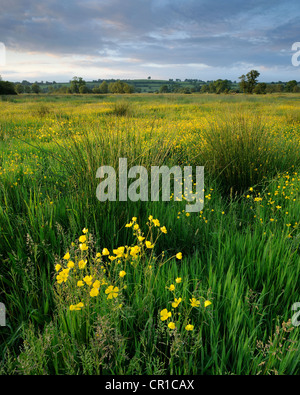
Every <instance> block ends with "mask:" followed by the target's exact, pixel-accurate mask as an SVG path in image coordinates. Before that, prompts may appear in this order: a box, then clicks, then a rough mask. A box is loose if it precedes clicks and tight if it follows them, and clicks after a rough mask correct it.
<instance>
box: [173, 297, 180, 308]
mask: <svg viewBox="0 0 300 395" xmlns="http://www.w3.org/2000/svg"><path fill="white" fill-rule="evenodd" d="M181 301H182V299H181V298H179V299H176V298H175V299H174V302H173V303H172V307H174V309H176V307H178V305H179V303H180V302H181Z"/></svg>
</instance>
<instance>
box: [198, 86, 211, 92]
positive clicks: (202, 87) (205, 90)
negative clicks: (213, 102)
mask: <svg viewBox="0 0 300 395" xmlns="http://www.w3.org/2000/svg"><path fill="white" fill-rule="evenodd" d="M200 92H201V93H208V92H209V86H208V85H207V84H204V85H202V86H201V89H200Z"/></svg>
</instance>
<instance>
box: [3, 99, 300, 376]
mask: <svg viewBox="0 0 300 395" xmlns="http://www.w3.org/2000/svg"><path fill="white" fill-rule="evenodd" d="M299 114H300V95H298V94H281V95H272V96H271V95H270V96H269V95H264V96H247V95H225V96H222V95H201V96H200V95H174V94H172V95H155V96H154V95H146V94H145V95H134V94H133V95H128V96H127V95H121V96H117V95H83V96H80V95H73V96H66V95H64V96H43V95H41V96H30V95H29V96H27V95H26V96H18V97H12V98H6V99H5V100H4V99H3V100H2V102H0V235H1V242H0V262H1V263H0V284H1V287H0V302H3V303H4V304H5V306H6V310H7V326H6V327H0V339H1V343H0V372H1V373H2V374H7V373H19V374H82V373H84V374H96V373H97V374H98V373H102V374H170V373H171V374H297V373H299V328H297V327H295V326H293V325H292V324H291V318H292V316H293V311H292V305H293V304H294V303H296V302H300V292H299V272H300V265H299V263H300V258H299V251H300V250H299V247H300V234H299V218H300V206H299V186H300V176H299V174H300V173H299V170H300V150H299V148H300V115H299ZM119 158H127V159H128V167H132V166H134V165H142V166H145V167H146V168H147V169H148V170H150V168H151V166H155V165H156V166H162V165H167V166H169V167H172V166H174V165H180V166H185V165H191V166H197V165H198V166H201V165H203V166H205V205H204V210H203V211H202V212H201V213H191V214H190V215H189V214H188V213H186V211H185V205H186V202H185V201H184V200H183V201H182V202H176V201H173V200H171V201H170V202H150V201H149V202H130V201H128V202H106V203H101V202H99V201H98V200H97V198H96V188H97V185H98V184H99V180H97V179H96V171H97V169H98V167H100V166H101V165H111V166H113V167H114V168H115V169H116V170H118V159H119ZM149 216H152V217H153V219H155V220H159V225H157V224H158V223H157V222H154V223H153V219H151V217H150V219H149ZM132 218H136V219H135V220H134V221H132ZM126 224H129V225H130V226H127V227H126V226H125V225H126ZM137 224H138V225H139V228H135V230H134V225H137ZM163 226H164V227H165V229H166V231H167V233H165V229H164V228H163V231H162V230H161V228H162V227H163ZM83 229H88V232H87V233H85V232H83ZM139 229H140V230H139ZM149 229H150V230H149ZM140 231H141V232H144V237H145V240H147V239H148V240H149V241H151V244H152V245H153V246H152V245H148V247H150V248H148V247H147V246H146V245H145V244H144V240H139V239H138V237H139V236H141V235H142V234H141V233H139V232H140ZM157 235H159V238H158V239H157V240H156V237H157ZM80 236H85V237H86V244H87V246H88V250H82V247H80V246H79V241H78V239H79V237H80ZM81 240H84V238H82V239H81ZM72 243H73V244H72ZM81 244H82V243H81ZM83 244H84V243H83ZM126 246H138V247H140V251H139V252H138V253H137V254H136V256H135V255H134V253H132V254H131V253H130V251H133V250H129V253H128V256H126V255H127V254H126V250H127V247H126ZM120 247H124V250H122V248H121V249H118V248H120ZM152 247H153V248H152ZM104 249H107V250H109V252H110V255H106V254H105V251H103V250H104ZM113 250H115V251H113ZM136 251H138V249H136ZM67 252H69V253H70V257H68V259H67V257H66V255H65V254H66V253H67ZM179 252H181V253H182V259H180V258H181V256H180V255H177V254H178V253H179ZM176 255H177V257H176ZM64 257H65V258H66V259H63V258H64ZM109 257H110V258H109ZM70 261H71V262H73V261H74V267H72V264H70V265H69V269H70V271H68V270H67V272H64V273H67V274H68V275H67V276H66V277H67V278H66V282H64V281H62V282H61V283H60V281H57V275H58V274H59V273H61V272H62V271H63V270H64V269H68V268H67V265H68V264H69V262H70ZM80 261H83V262H85V261H87V263H86V264H85V265H83V264H82V265H81V266H84V267H83V268H82V269H80V265H79V262H80ZM56 265H60V266H62V268H59V269H58V266H56ZM55 267H56V269H55ZM57 269H58V270H57ZM75 270H76V271H75ZM121 272H125V273H126V274H125V275H123V273H122V274H121V276H120V273H121ZM90 275H91V276H92V277H93V280H92V281H93V282H95V281H100V284H99V287H96V286H95V287H94V288H95V289H98V288H99V294H97V292H96V291H95V295H91V294H90V292H91V289H92V288H93V285H92V283H90V281H89V278H87V277H88V276H90ZM84 276H85V277H84ZM83 278H85V280H84V281H83ZM176 279H177V282H176ZM179 279H181V281H180V280H179ZM78 281H83V285H82V286H81V284H80V286H78ZM89 283H90V284H89ZM171 285H174V287H175V288H174V289H173V287H171ZM111 286H112V287H113V290H114V289H115V288H116V287H117V289H118V291H115V292H114V293H113V292H112V294H111V298H108V296H109V291H108V292H106V291H107V289H109V287H111ZM96 294H97V295H96ZM180 298H181V300H180V302H179V303H178V300H179V299H180ZM193 301H194V303H193ZM207 301H209V302H210V303H211V304H208V303H206V304H205V302H207ZM80 302H83V304H84V306H83V307H81V306H79V307H78V309H77V310H76V309H75V310H73V309H72V308H71V310H70V306H73V307H74V306H77V304H78V303H80ZM198 302H199V303H198ZM177 303H178V304H177ZM165 309H167V311H168V312H171V316H170V317H165V318H166V319H165V320H162V319H161V318H164V314H162V315H161V312H163V311H164V310H165ZM171 322H172V323H174V326H175V327H174V328H173V326H172V325H170V326H169V324H170V323H171ZM189 325H192V326H193V330H191V329H192V328H191V327H190V326H189ZM187 327H188V329H186V328H187Z"/></svg>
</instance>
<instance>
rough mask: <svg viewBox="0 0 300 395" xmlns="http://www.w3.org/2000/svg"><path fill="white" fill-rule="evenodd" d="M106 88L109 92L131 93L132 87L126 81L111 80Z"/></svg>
mask: <svg viewBox="0 0 300 395" xmlns="http://www.w3.org/2000/svg"><path fill="white" fill-rule="evenodd" d="M108 90H109V92H110V93H133V92H134V87H133V86H132V85H129V84H127V83H126V82H123V81H120V80H118V81H116V82H111V83H110V84H109V85H108Z"/></svg>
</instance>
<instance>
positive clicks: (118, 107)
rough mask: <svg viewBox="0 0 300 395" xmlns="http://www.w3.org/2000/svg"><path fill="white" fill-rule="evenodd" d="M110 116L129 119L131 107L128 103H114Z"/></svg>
mask: <svg viewBox="0 0 300 395" xmlns="http://www.w3.org/2000/svg"><path fill="white" fill-rule="evenodd" d="M112 114H113V115H115V116H117V117H129V116H132V114H133V107H132V105H131V103H129V102H128V101H118V102H116V103H114V106H113V110H112Z"/></svg>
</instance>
